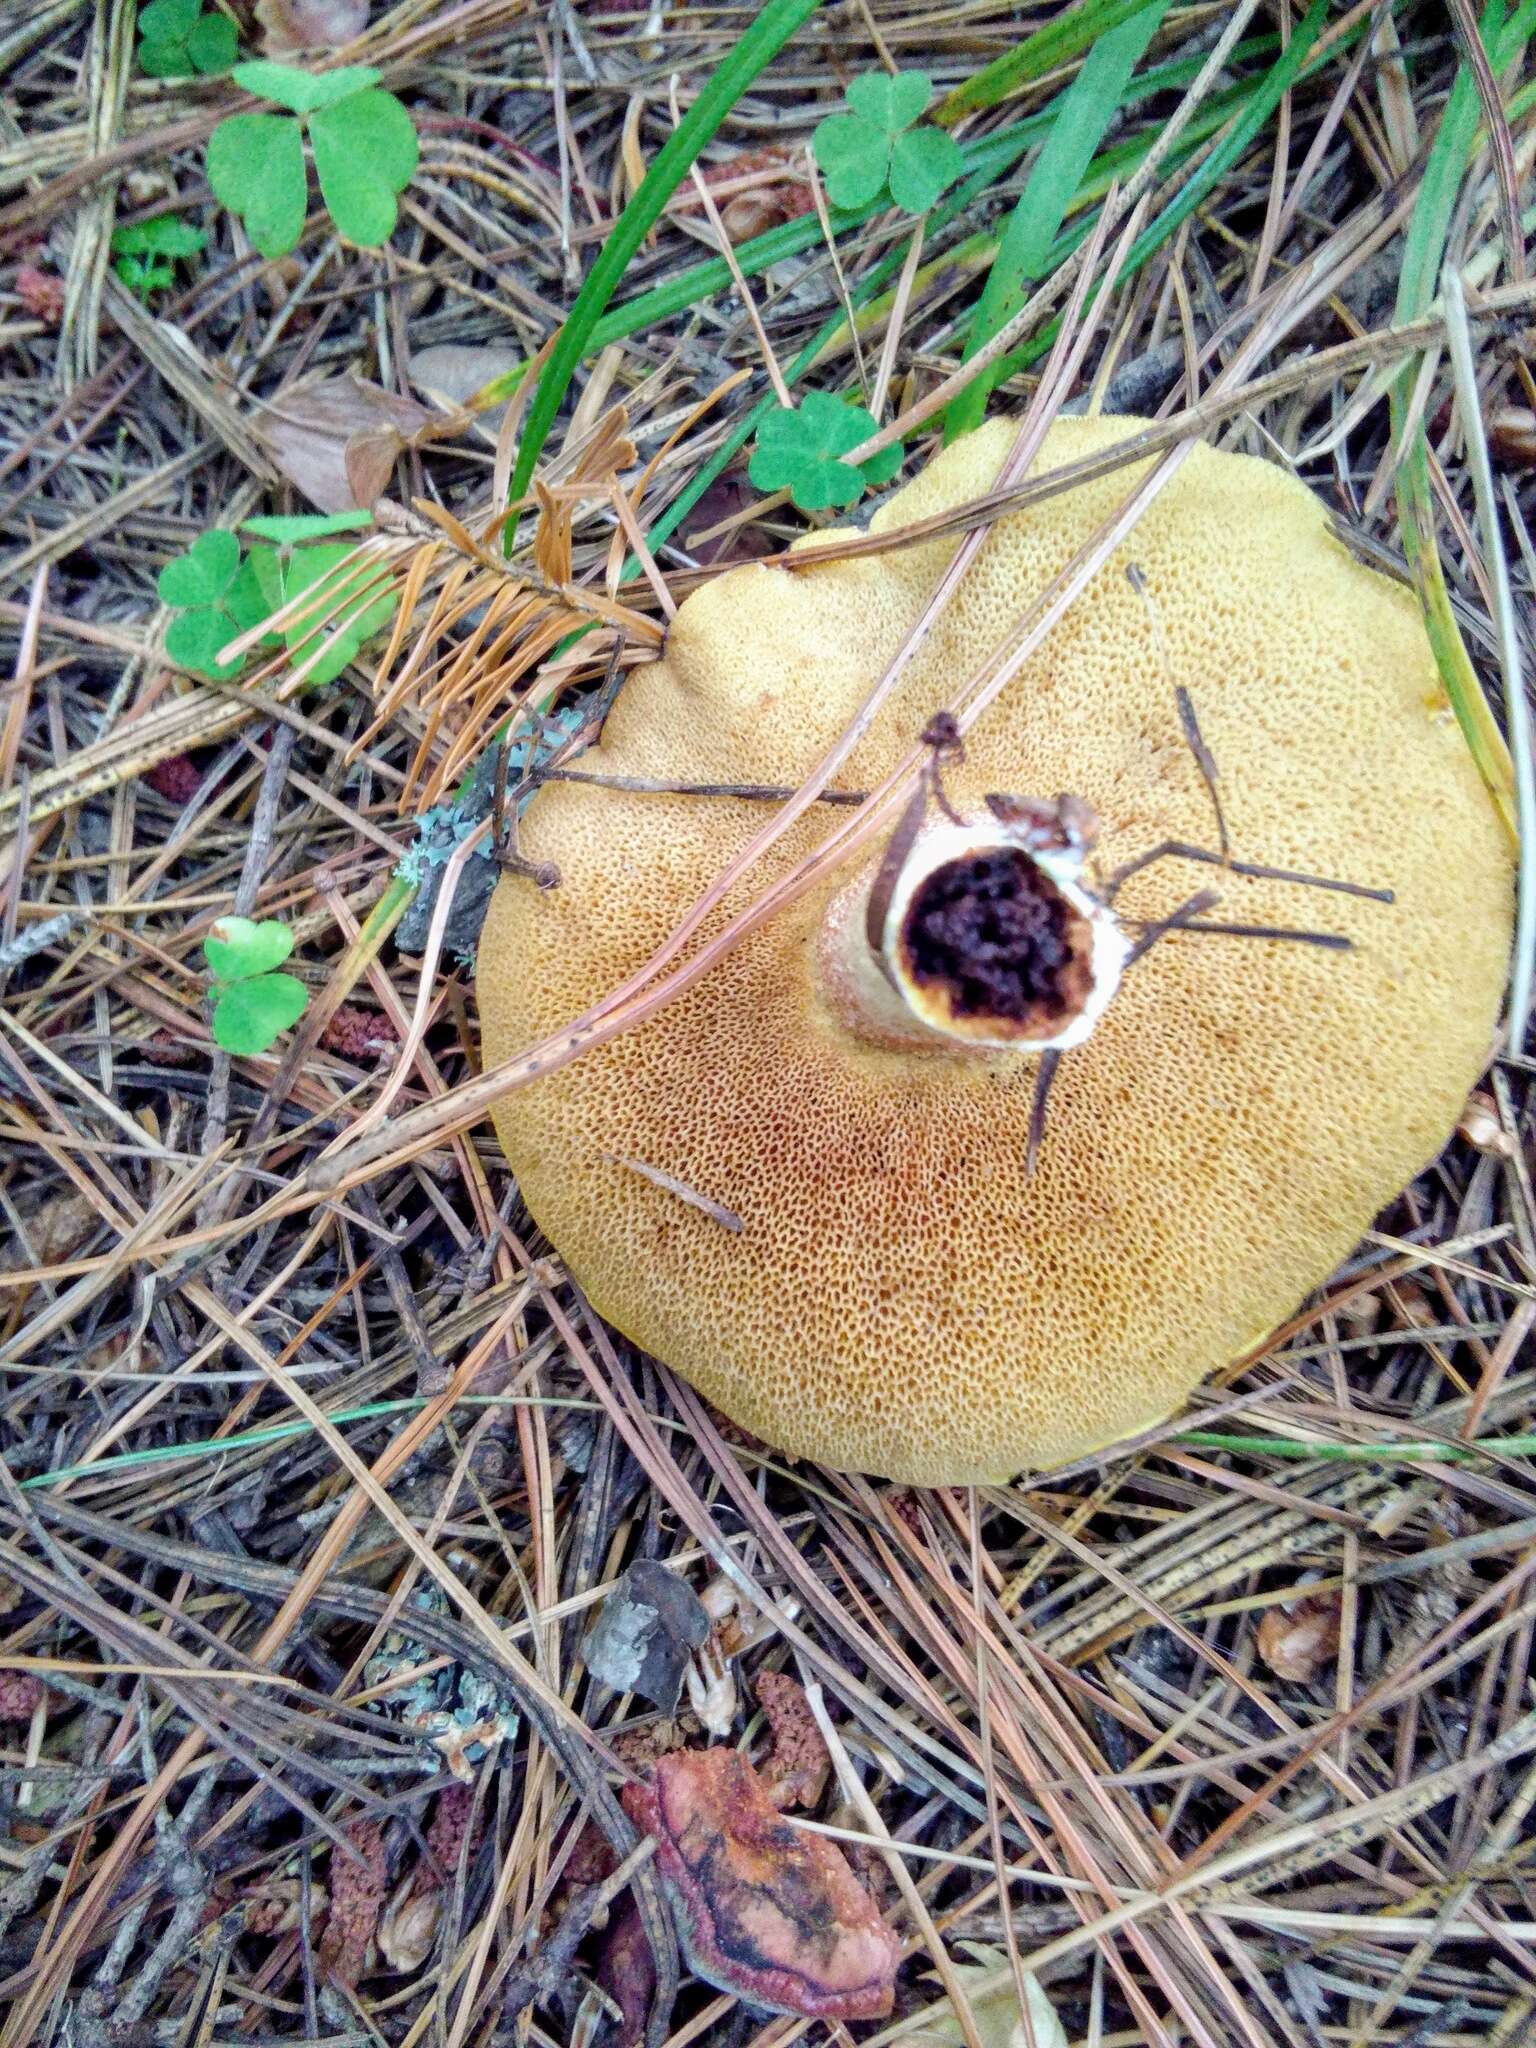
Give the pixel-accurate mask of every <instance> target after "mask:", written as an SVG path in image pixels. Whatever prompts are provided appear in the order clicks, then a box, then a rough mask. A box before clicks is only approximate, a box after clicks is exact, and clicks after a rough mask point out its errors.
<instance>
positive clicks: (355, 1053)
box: [320, 1003, 400, 1060]
mask: <svg viewBox="0 0 1536 2048" xmlns="http://www.w3.org/2000/svg"><path fill="white" fill-rule="evenodd" d="M399 1040H400V1034H399V1032H398V1031H396V1029H395V1027H394V1025H393V1024H392V1023H391V1022H390V1020H389V1018H388V1017H386V1016H385V1015H384V1013H383V1011H382V1010H365V1009H363V1008H362V1006H361V1005H360V1004H358V1003H338V1004H337V1006H336V1012H335V1015H334V1016H333V1017H332V1018H331V1019H330V1021H329V1022H328V1023H327V1025H326V1027H325V1029H324V1030H323V1031H322V1032H321V1034H320V1043H321V1044H322V1045H323V1046H324V1047H325V1049H326V1051H327V1052H333V1053H335V1054H336V1056H337V1057H338V1058H339V1059H344V1060H364V1059H370V1058H372V1056H373V1055H374V1054H375V1053H378V1052H383V1051H386V1050H387V1049H388V1047H390V1046H392V1045H397V1044H398V1043H399Z"/></svg>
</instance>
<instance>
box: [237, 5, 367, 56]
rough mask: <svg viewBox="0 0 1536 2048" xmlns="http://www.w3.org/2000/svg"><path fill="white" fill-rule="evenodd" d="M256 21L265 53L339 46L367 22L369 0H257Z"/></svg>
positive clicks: (355, 34) (267, 54) (277, 54)
mask: <svg viewBox="0 0 1536 2048" xmlns="http://www.w3.org/2000/svg"><path fill="white" fill-rule="evenodd" d="M256 25H257V27H258V28H259V29H260V30H261V47H262V51H263V53H264V54H265V55H266V56H268V57H286V56H289V55H290V54H291V53H292V52H293V51H295V50H332V49H339V48H340V47H341V45H342V44H343V43H350V42H351V41H352V39H353V37H354V36H360V35H361V34H362V32H363V30H364V29H365V28H366V27H367V26H368V0H256Z"/></svg>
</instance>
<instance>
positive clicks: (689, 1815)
mask: <svg viewBox="0 0 1536 2048" xmlns="http://www.w3.org/2000/svg"><path fill="white" fill-rule="evenodd" d="M622 1796H623V1800H624V1810H625V1812H626V1813H627V1814H628V1815H629V1817H630V1819H631V1820H632V1821H633V1822H634V1823H635V1825H636V1827H640V1828H644V1829H646V1830H647V1832H648V1833H650V1834H652V1835H654V1836H655V1837H656V1842H657V1849H656V1867H657V1869H658V1871H659V1872H660V1873H661V1877H662V1881H663V1883H664V1884H665V1886H666V1888H667V1893H668V1896H669V1898H670V1900H671V1903H672V1910H673V1917H674V1918H675V1920H676V1922H677V1931H678V1939H679V1941H680V1943H681V1945H682V1949H683V1953H684V1955H685V1956H686V1958H687V1960H688V1963H689V1966H690V1967H691V1968H692V1969H693V1971H694V1972H695V1974H696V1975H698V1976H700V1977H702V1978H703V1979H704V1981H705V1982H706V1983H708V1984H714V1985H716V1986H718V1987H719V1988H720V1989H721V1990H722V1991H734V1992H735V1993H736V1994H737V1995H738V1997H740V1998H742V1999H744V2000H745V2001H746V2003H747V2004H748V2005H751V2006H755V2007H756V2008H758V2010H760V2011H764V2012H783V2013H796V2014H798V2015H800V2016H801V2017H803V2018H807V2019H840V2020H863V2019H879V2018H882V2017H883V2016H884V2015H885V2014H886V2013H888V2012H889V2011H890V2009H891V2002H892V1998H893V1995H894V1991H895V1981H896V1962H897V1958H898V1955H899V1953H900V1950H899V1945H898V1943H897V1940H896V1937H895V1935H894V1934H892V1932H891V1930H890V1929H889V1928H888V1927H887V1926H886V1925H885V1923H884V1921H883V1920H882V1919H881V1918H880V1915H879V1914H878V1913H877V1912H876V1910H875V1907H874V1905H873V1903H872V1901H871V1900H870V1897H869V1895H868V1893H867V1892H866V1891H865V1890H864V1889H863V1887H862V1886H861V1885H860V1884H859V1882H858V1880H857V1878H855V1876H854V1874H853V1872H852V1871H851V1870H850V1869H849V1868H848V1865H847V1863H846V1861H845V1860H844V1858H843V1857H842V1856H841V1855H840V1854H839V1852H838V1851H837V1850H836V1849H835V1848H834V1847H833V1846H832V1844H831V1843H830V1842H827V1841H823V1840H822V1839H820V1838H819V1837H818V1836H815V1835H807V1834H804V1833H802V1832H801V1831H800V1830H799V1829H797V1828H793V1827H791V1826H789V1824H788V1823H787V1822H786V1821H784V1820H782V1819H781V1818H780V1816H779V1815H778V1814H777V1813H776V1812H775V1811H774V1808H773V1806H772V1804H771V1802H770V1800H769V1798H768V1794H767V1791H766V1790H765V1788H764V1786H763V1784H762V1782H761V1780H760V1779H759V1778H758V1776H757V1773H756V1772H755V1771H754V1770H753V1769H752V1767H751V1765H750V1764H748V1763H747V1762H746V1761H745V1759H744V1758H743V1757H741V1756H740V1755H739V1754H738V1752H737V1751H736V1750H734V1749H730V1748H728V1747H720V1748H716V1749H685V1750H676V1751H674V1752H673V1753H672V1754H671V1755H670V1756H664V1757H660V1758H658V1760H657V1763H656V1767H655V1770H654V1771H653V1773H652V1775H651V1778H650V1781H649V1782H648V1783H647V1784H644V1785H626V1786H625V1788H624V1792H623V1795H622Z"/></svg>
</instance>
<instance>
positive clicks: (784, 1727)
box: [753, 1671, 832, 1813]
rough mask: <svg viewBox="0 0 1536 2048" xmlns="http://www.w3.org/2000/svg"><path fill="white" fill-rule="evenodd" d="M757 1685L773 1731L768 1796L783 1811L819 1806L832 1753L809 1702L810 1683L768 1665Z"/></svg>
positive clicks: (766, 1769)
mask: <svg viewBox="0 0 1536 2048" xmlns="http://www.w3.org/2000/svg"><path fill="white" fill-rule="evenodd" d="M753 1689H754V1691H755V1692H756V1694H757V1703H758V1705H759V1706H760V1707H761V1708H762V1710H763V1712H764V1713H765V1714H766V1715H767V1716H768V1726H769V1727H770V1728H771V1729H772V1731H773V1749H772V1751H771V1752H770V1754H769V1757H768V1761H767V1763H766V1764H764V1766H763V1777H764V1780H765V1782H766V1783H767V1786H768V1796H769V1798H770V1799H771V1800H772V1801H773V1803H774V1805H775V1806H776V1807H778V1809H779V1811H780V1812H781V1813H782V1812H783V1811H784V1810H785V1809H786V1808H788V1807H791V1806H819V1805H820V1804H821V1797H822V1794H823V1793H824V1792H825V1791H826V1789H827V1777H828V1775H829V1773H830V1772H831V1769H832V1759H831V1757H830V1756H828V1754H827V1745H826V1744H825V1742H823V1741H822V1739H821V1730H820V1729H819V1728H818V1727H817V1726H816V1717H815V1715H814V1714H813V1713H812V1712H811V1710H810V1707H809V1706H808V1705H807V1704H806V1698H805V1687H804V1686H803V1685H801V1684H800V1683H799V1682H798V1680H796V1679H793V1678H791V1677H789V1676H788V1675H787V1673H785V1672H782V1671H765V1672H764V1673H763V1674H762V1676H761V1677H760V1678H759V1679H758V1681H757V1684H756V1686H755V1687H754V1688H753Z"/></svg>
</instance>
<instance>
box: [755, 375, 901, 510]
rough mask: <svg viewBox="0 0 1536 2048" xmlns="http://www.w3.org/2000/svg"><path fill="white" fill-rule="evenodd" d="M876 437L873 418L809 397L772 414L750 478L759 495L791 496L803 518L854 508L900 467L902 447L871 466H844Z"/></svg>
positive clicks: (817, 394) (825, 397) (814, 394)
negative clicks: (805, 514) (871, 487)
mask: <svg viewBox="0 0 1536 2048" xmlns="http://www.w3.org/2000/svg"><path fill="white" fill-rule="evenodd" d="M874 431H875V420H874V415H873V414H872V413H870V412H867V411H866V410H865V408H864V407H863V406H862V405H850V404H848V402H847V401H846V399H842V398H834V397H833V396H832V395H831V393H830V392H826V391H808V392H807V393H806V394H805V397H804V398H803V399H802V400H801V401H800V403H799V405H798V406H795V407H793V408H789V407H786V406H782V405H781V406H780V407H779V408H778V410H777V411H776V412H771V413H769V415H768V417H767V418H766V419H765V420H764V421H763V424H762V427H761V428H760V429H759V432H758V436H757V446H756V447H755V448H754V449H753V451H752V460H751V462H750V463H749V464H748V465H747V474H748V475H749V476H750V477H751V479H752V481H753V483H755V484H756V485H757V487H758V489H759V490H761V491H784V490H787V491H788V492H789V494H790V496H791V498H793V499H794V501H795V503H796V504H797V505H798V506H799V507H800V510H801V511H802V512H823V511H826V510H827V509H828V508H829V507H831V506H843V505H851V504H853V503H854V501H855V500H856V499H857V498H860V497H862V495H863V493H864V488H865V486H866V485H867V484H883V483H889V481H890V480H891V478H892V477H893V476H894V475H895V474H896V472H897V470H898V469H900V467H901V449H900V448H899V447H891V448H882V449H881V451H880V453H879V454H878V455H872V456H871V457H870V458H869V460H868V461H867V462H860V463H857V464H855V463H852V462H845V461H844V459H843V458H844V457H845V456H846V455H847V454H848V452H849V450H850V449H853V448H857V447H858V445H859V443H860V442H861V441H866V440H868V438H869V436H870V435H871V434H872V433H873V432H874Z"/></svg>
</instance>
